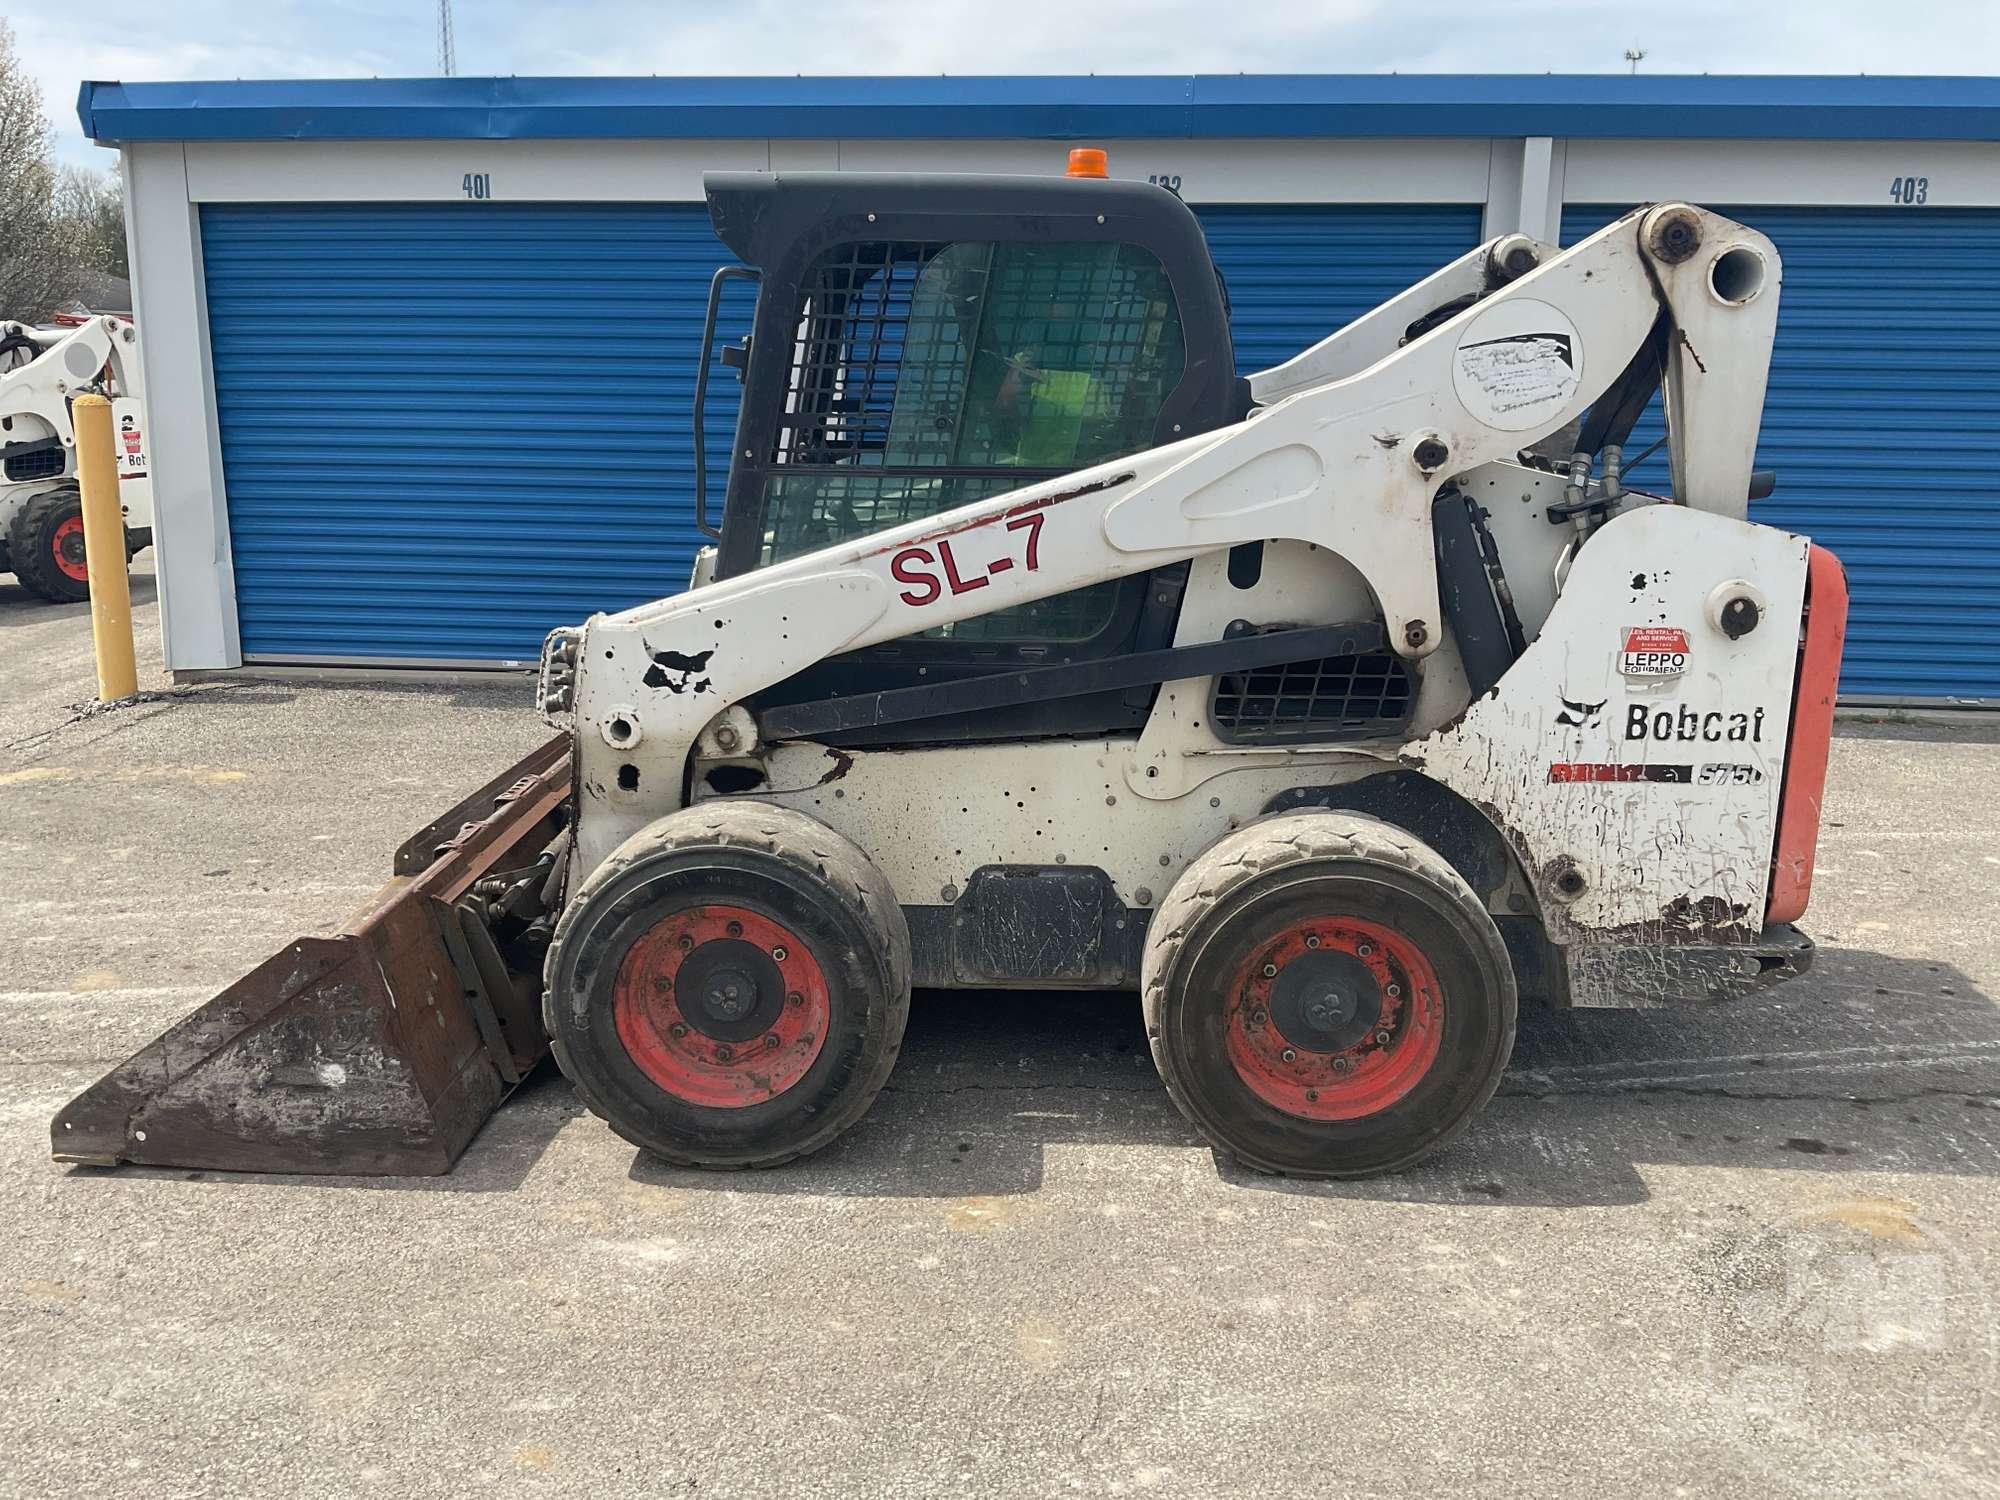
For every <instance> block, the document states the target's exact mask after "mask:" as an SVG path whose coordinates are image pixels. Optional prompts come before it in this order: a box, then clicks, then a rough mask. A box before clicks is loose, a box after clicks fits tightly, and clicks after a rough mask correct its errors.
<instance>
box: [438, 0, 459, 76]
mask: <svg viewBox="0 0 2000 1500" xmlns="http://www.w3.org/2000/svg"><path fill="white" fill-rule="evenodd" d="M438 71H439V72H440V73H442V74H444V76H445V77H447V78H450V77H451V76H452V75H454V74H455V73H457V72H458V56H457V54H456V53H455V52H454V51H453V49H452V45H451V0H438Z"/></svg>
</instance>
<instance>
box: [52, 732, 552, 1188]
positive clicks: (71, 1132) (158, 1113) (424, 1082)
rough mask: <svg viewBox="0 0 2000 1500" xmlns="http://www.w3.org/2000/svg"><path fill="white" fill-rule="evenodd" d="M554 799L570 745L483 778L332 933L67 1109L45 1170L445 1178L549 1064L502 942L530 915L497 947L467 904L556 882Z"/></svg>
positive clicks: (517, 917)
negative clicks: (517, 1091)
mask: <svg viewBox="0 0 2000 1500" xmlns="http://www.w3.org/2000/svg"><path fill="white" fill-rule="evenodd" d="M569 791H570V764H569V745H568V741H567V739H566V738H564V739H556V740H553V741H551V742H550V743H549V744H547V745H545V746H543V747H542V748H541V749H540V750H537V751H536V752H535V753H534V754H532V755H530V756H528V757H527V758H526V759H525V760H523V761H521V762H520V763H519V764H518V765H516V766H514V767H513V768H511V769H510V770H508V771H506V772H505V773H503V774H502V775H500V776H498V777H496V778H495V779H494V780H493V781H492V782H490V783H489V784H488V785H487V786H486V787H484V788H482V789H481V790H480V791H479V792H477V793H475V794H474V795H473V796H471V797H469V798H467V799H466V800H465V801H464V802H462V803H460V804H459V805H458V806H457V807H456V808H454V809H452V811H451V812H450V813H449V814H447V815H446V816H445V817H444V818H441V819H439V820H438V822H436V823H434V824H432V825H430V826H429V827H428V828H426V829H424V830H423V831H422V832H421V833H419V834H418V835H417V836H416V837H414V838H412V839H411V840H410V841H409V842H408V843H407V844H405V845H404V847H403V848H402V849H401V850H399V851H398V853H397V856H396V870H397V874H396V875H395V877H394V878H393V879H391V880H390V881H389V883H388V884H387V885H385V886H383V887H382V889H381V890H380V891H378V892H376V894H375V896H374V897H373V899H372V900H370V902H369V903H368V905H367V906H365V907H364V908H362V910H361V911H360V912H358V913H357V914H356V915H355V916H354V917H353V918H352V919H351V920H350V921H349V922H348V923H347V925H346V927H345V928H344V930H343V931H341V932H340V933H339V934H338V935H336V936H334V937H331V938H301V939H299V940H298V941H296V942H293V943H291V944H289V945H287V946H286V947H285V948H284V949H283V951H281V952H279V953H277V954H275V955H273V956H272V957H271V958H269V959H266V960H265V961H264V962H263V963H261V964H259V965H258V966H257V967H256V968H255V969H253V970H251V971H250V973H248V974H247V975H245V976H244V977H243V978H242V979H239V980H238V981H236V983H234V984H232V985H230V986H229V988H228V989H226V990H224V991H223V992H222V993H221V994H219V995H217V996H216V997H215V998H214V999H213V1000H211V1001H209V1002H208V1003H207V1004H206V1005H204V1006H202V1007H201V1009H199V1010H197V1011H195V1012H194V1013H193V1014H192V1015H190V1016H188V1017H187V1018H186V1019H185V1020H183V1021H181V1022H179V1023H178V1024H177V1025H175V1026H173V1027H172V1028H170V1029H169V1030H168V1031H167V1032H166V1033H165V1034H164V1035H162V1036H161V1037H159V1038H158V1039H157V1040H155V1041H153V1042H151V1043H150V1044H148V1045H147V1046H146V1047H144V1048H142V1049H141V1050H140V1051H139V1052H137V1053H136V1054H134V1055H133V1056H132V1057H131V1058H129V1059H128V1060H126V1061H125V1062H124V1063H123V1064H121V1065H120V1066H119V1067H117V1068H115V1069H113V1070H112V1071H111V1072H110V1073H108V1074H106V1075H105V1076H104V1077H103V1078H102V1079H100V1080H99V1081H98V1082H97V1083H96V1084H94V1085H92V1086H91V1087H90V1088H89V1089H87V1090H85V1091H84V1092H83V1093H82V1094H79V1095H78V1096H77V1097H76V1098H75V1099H73V1100H71V1101H70V1103H69V1104H68V1105H67V1106H66V1107H65V1108H64V1109H63V1110H62V1112H61V1113H60V1114H58V1115H57V1116H56V1118H55V1122H54V1124H53V1126H52V1127H51V1131H50V1134H51V1137H52V1141H51V1145H52V1149H53V1152H54V1155H55V1158H56V1160H58V1161H67V1162H78V1163H85V1164H90V1165H96V1166H111V1165H115V1164H116V1163H118V1162H121V1161H122V1162H134V1163H139V1164H143V1165H148V1166H172V1167H195V1168H208V1169H216V1170H223V1171H245V1172H305V1173H346V1174H405V1173H412V1174H415V1173H425V1174H428V1173H440V1172H448V1171H450V1170H451V1166H452V1163H453V1162H455V1161H456V1160H457V1159H458V1156H459V1153H460V1152H462V1151H463V1150H464V1149H465V1147H466V1144H467V1143H468V1142H469V1141H470V1140H471V1139H472V1137H473V1136H474V1135H475V1134H476V1133H477V1132H478V1130H479V1127H480V1125H481V1124H483V1123H484V1122H485V1120H486V1117H487V1116H488V1115H489V1114H491V1113H492V1112H493V1110H494V1108H495V1107H496V1106H498V1104H499V1103H500V1101H501V1100H502V1099H504V1098H505V1097H506V1096H507V1094H508V1093H509V1091H511V1090H512V1088H513V1086H514V1085H515V1084H516V1083H518V1082H519V1081H520V1080H521V1078H522V1077H524V1076H525V1075H526V1074H527V1072H528V1071H529V1070H530V1069H531V1068H533V1067H534V1065H535V1063H536V1062H537V1061H539V1060H540V1058H541V1057H542V1056H543V1055H544V1053H546V1051H547V1047H548V1041H547V1038H546V1037H545V1036H544V1035H543V1033H542V1028H541V1020H540V1016H539V1009H538V1004H537V1001H538V997H539V993H540V973H539V953H540V948H539V946H538V945H537V944H536V943H535V942H534V941H533V939H532V936H531V935H530V936H529V937H528V938H526V939H524V938H523V937H522V935H521V934H520V933H518V932H514V931H513V929H514V928H519V927H522V926H525V925H527V922H528V919H529V917H530V916H531V915H532V914H524V913H522V912H521V911H520V910H519V903H518V901H516V902H515V903H514V910H513V911H511V912H510V913H508V914H507V915H503V916H500V917H498V918H497V922H498V925H499V926H500V928H501V931H502V932H505V933H507V934H508V935H509V936H508V940H507V941H505V942H503V941H500V940H499V938H498V937H497V936H496V933H495V931H494V930H493V927H492V926H490V925H489V916H490V915H491V913H492V911H493V906H494V903H493V902H489V901H488V900H486V899H485V897H484V895H482V893H494V892H498V893H500V894H502V895H504V894H505V893H506V891H507V890H508V889H509V888H510V887H511V888H513V889H516V890H517V891H522V892H529V893H530V894H532V891H533V890H534V889H537V888H539V886H540V885H541V884H542V883H544V882H547V881H549V880H551V879H556V878H559V876H552V874H551V865H552V864H553V863H555V862H556V861H553V860H551V859H549V858H547V857H545V856H546V853H547V851H549V850H550V848H551V846H552V845H555V844H557V843H558V842H559V841H560V839H561V837H562V829H563V825H564V822H565V819H566V816H567V811H568V802H569ZM558 859H559V856H558ZM502 877H509V878H508V879H505V880H503V879H502ZM496 882H498V884H496ZM510 957H511V958H512V959H513V960H515V962H512V963H510V962H509V959H510Z"/></svg>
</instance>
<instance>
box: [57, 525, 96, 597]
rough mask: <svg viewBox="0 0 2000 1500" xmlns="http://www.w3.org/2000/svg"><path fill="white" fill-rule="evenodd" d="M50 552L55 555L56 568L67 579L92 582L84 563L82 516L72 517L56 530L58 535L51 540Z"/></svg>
mask: <svg viewBox="0 0 2000 1500" xmlns="http://www.w3.org/2000/svg"><path fill="white" fill-rule="evenodd" d="M49 551H50V552H51V553H53V554H54V555H55V560H56V566H57V567H58V568H60V569H62V571H63V574H64V576H65V577H68V578H74V579H75V580H76V581H77V582H78V583H88V582H89V581H90V571H89V569H87V568H86V567H85V566H84V563H83V517H82V516H70V517H68V518H66V519H65V520H64V521H63V523H62V525H60V526H58V527H57V528H56V534H55V535H54V536H53V537H51V538H50V539H49Z"/></svg>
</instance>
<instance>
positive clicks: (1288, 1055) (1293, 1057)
mask: <svg viewBox="0 0 2000 1500" xmlns="http://www.w3.org/2000/svg"><path fill="white" fill-rule="evenodd" d="M1279 1055H1280V1056H1281V1057H1283V1058H1284V1059H1285V1061H1286V1062H1297V1061H1298V1060H1299V1055H1298V1053H1296V1052H1294V1051H1293V1050H1292V1049H1291V1048H1290V1047H1287V1048H1286V1049H1285V1050H1284V1051H1283V1052H1282V1053H1280V1054H1279Z"/></svg>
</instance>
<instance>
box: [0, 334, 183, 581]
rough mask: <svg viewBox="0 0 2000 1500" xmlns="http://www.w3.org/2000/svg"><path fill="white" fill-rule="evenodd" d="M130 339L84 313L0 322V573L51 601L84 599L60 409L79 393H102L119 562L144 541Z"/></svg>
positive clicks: (70, 445) (78, 528) (139, 410)
mask: <svg viewBox="0 0 2000 1500" xmlns="http://www.w3.org/2000/svg"><path fill="white" fill-rule="evenodd" d="M137 339H138V331H137V330H136V329H134V328H133V326H132V325H131V324H130V323H128V322H126V321H124V320H123V319H122V318H113V317H103V316H100V317H94V318H91V319H90V320H89V321H87V322H85V323H84V324H83V325H82V326H81V327H78V328H75V329H44V328H30V327H29V326H28V325H27V324H25V323H0V572H12V573H13V575H14V576H15V578H17V579H18V580H20V583H21V587H23V588H24V589H26V590H27V591H28V592H29V593H31V594H34V595H35V596H36V597H38V598H41V599H46V600H48V601H49V602H50V603H52V604H74V603H78V602H80V601H82V600H84V599H88V598H89V597H90V570H89V569H88V568H86V567H85V566H84V557H83V497H82V494H81V493H80V492H79V491H78V489H77V484H76V428H75V427H74V426H73V425H72V423H71V422H70V415H69V404H70V402H71V401H72V400H73V399H74V398H76V397H77V396H79V395H82V394H83V393H84V392H86V391H95V392H97V393H98V394H100V395H106V396H109V397H110V398H111V418H112V422H113V424H114V426H115V430H116V434H117V436H116V441H117V445H118V450H117V451H118V500H119V505H120V508H121V509H122V510H123V511H124V513H125V552H126V560H127V561H128V562H129V561H130V560H131V558H132V557H133V556H134V555H135V554H137V553H138V552H140V551H141V550H142V549H144V548H145V547H147V546H150V545H151V544H152V540H153V482H152V479H151V477H150V474H149V472H148V469H147V464H146V444H145V420H146V417H145V402H144V396H145V386H144V383H143V378H142V376H141V375H140V370H139V358H138V353H139V351H138V348H137Z"/></svg>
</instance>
